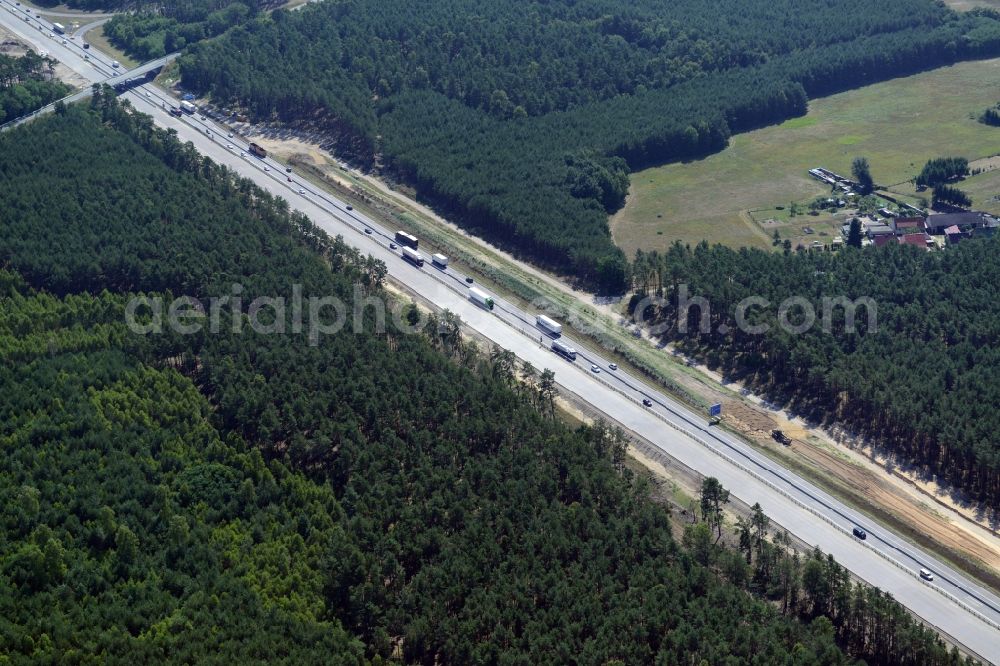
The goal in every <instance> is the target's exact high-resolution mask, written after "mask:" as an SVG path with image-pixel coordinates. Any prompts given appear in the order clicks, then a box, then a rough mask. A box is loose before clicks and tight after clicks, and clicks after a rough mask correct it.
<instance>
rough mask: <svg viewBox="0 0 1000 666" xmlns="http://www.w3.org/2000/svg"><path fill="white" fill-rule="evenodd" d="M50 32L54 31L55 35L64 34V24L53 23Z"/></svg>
mask: <svg viewBox="0 0 1000 666" xmlns="http://www.w3.org/2000/svg"><path fill="white" fill-rule="evenodd" d="M52 32H54V33H56V34H57V35H65V34H66V26H64V25H63V24H62V23H53V24H52Z"/></svg>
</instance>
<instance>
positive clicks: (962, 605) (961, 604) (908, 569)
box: [595, 376, 1000, 630]
mask: <svg viewBox="0 0 1000 666" xmlns="http://www.w3.org/2000/svg"><path fill="white" fill-rule="evenodd" d="M595 378H596V379H598V381H601V382H602V383H603V384H604V385H605V386H607V387H608V388H610V389H612V390H613V391H616V392H617V393H619V394H620V395H622V396H623V397H624V398H626V399H628V400H631V401H632V402H634V403H636V404H637V405H641V404H642V402H641V401H640V400H638V399H637V398H635V397H634V396H631V395H629V394H628V393H626V392H625V391H623V390H622V389H620V388H618V387H617V386H614V385H612V384H611V383H610V382H607V381H604V378H603V377H600V376H597V377H595ZM649 413H650V414H652V415H653V416H655V417H657V418H658V419H660V420H661V421H663V422H664V423H666V424H667V425H668V426H670V427H671V428H673V429H674V430H677V431H678V432H681V433H683V434H685V435H687V436H688V437H690V438H691V439H693V440H694V441H696V442H698V443H699V444H701V445H702V446H704V447H705V448H707V449H708V450H710V451H712V452H713V453H714V454H716V455H717V456H719V457H720V458H722V459H723V460H725V461H726V462H728V463H729V464H731V465H733V466H734V467H736V468H737V469H739V470H740V471H742V472H744V473H746V474H749V475H750V476H752V477H753V478H754V479H756V480H757V481H760V482H761V483H763V484H764V485H766V486H767V487H769V488H770V489H772V490H774V491H775V492H777V493H779V494H780V495H782V496H783V497H785V498H786V499H788V500H791V501H792V502H794V503H795V504H796V505H797V506H799V507H801V508H802V509H805V510H806V511H808V512H809V513H811V514H813V515H814V516H816V517H817V518H820V519H821V520H823V521H825V522H826V523H828V524H830V525H831V526H833V527H834V528H836V529H837V530H840V531H841V532H843V533H844V534H845V535H849V534H850V533H851V532H850V530H848V529H847V528H845V527H844V526H843V525H840V524H838V523H837V522H836V521H834V520H833V519H832V518H830V517H829V516H826V515H824V514H822V513H820V512H819V511H816V510H815V509H814V508H812V507H810V506H809V505H807V504H806V503H805V502H803V501H802V500H800V499H798V498H797V497H795V496H793V495H792V494H791V493H789V492H788V491H787V490H785V489H783V488H781V487H779V486H778V485H777V484H775V483H774V482H772V481H770V480H769V479H766V478H764V477H763V476H762V475H760V474H759V473H757V472H755V471H754V470H752V469H750V468H749V467H747V466H746V465H744V464H743V463H741V462H739V461H737V460H736V459H734V458H733V457H732V456H730V455H728V454H726V453H724V452H723V451H721V450H720V449H718V448H717V447H716V446H714V445H712V444H710V443H709V442H707V441H705V440H704V439H702V438H701V437H699V436H698V435H695V434H693V433H691V432H689V431H687V430H684V429H683V428H681V427H680V426H679V425H677V424H676V423H673V422H672V421H670V420H669V419H667V418H666V417H665V416H663V415H662V414H659V413H658V412H655V411H651V412H649ZM858 543H860V544H861V545H862V546H864V547H865V548H868V549H869V550H870V551H872V552H873V553H875V554H876V555H878V556H879V557H881V558H883V559H884V560H886V561H887V562H889V563H891V564H893V565H895V566H896V567H898V568H899V569H901V570H903V571H904V572H906V573H908V574H910V575H911V576H913V577H914V578H917V579H918V580H923V579H921V578H920V575H919V574H918V573H916V572H914V571H913V569H912V568H911V567H909V566H906V565H905V564H903V563H902V562H900V561H899V560H897V559H896V558H894V557H892V556H890V555H889V554H888V553H885V552H882V551H881V550H879V549H878V548H875V547H874V546H873V545H871V544H870V543H868V542H866V541H859V542H858ZM925 584H927V586H928V587H930V588H931V589H933V590H936V591H937V592H938V593H939V594H941V595H942V596H944V597H945V598H946V599H948V600H950V601H952V602H953V603H955V604H956V605H958V606H959V607H960V608H962V609H963V610H965V611H966V612H968V613H970V614H972V615H973V616H975V617H977V618H978V619H980V620H982V621H983V622H985V623H986V624H987V625H989V626H991V627H993V628H994V629H998V630H1000V623H997V622H995V621H994V620H992V619H991V618H989V617H987V616H986V615H984V614H983V613H981V612H979V611H978V610H976V609H975V608H972V607H971V606H969V605H968V604H967V603H966V602H964V601H962V600H961V599H959V598H958V597H956V596H955V595H954V594H952V593H951V592H948V591H947V590H945V589H944V588H942V587H941V586H940V585H933V584H929V583H925Z"/></svg>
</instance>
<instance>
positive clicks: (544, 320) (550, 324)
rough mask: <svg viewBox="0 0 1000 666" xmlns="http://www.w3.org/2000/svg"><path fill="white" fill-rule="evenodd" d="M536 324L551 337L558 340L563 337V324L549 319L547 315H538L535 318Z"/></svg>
mask: <svg viewBox="0 0 1000 666" xmlns="http://www.w3.org/2000/svg"><path fill="white" fill-rule="evenodd" d="M535 324H536V325H537V326H538V328H540V329H542V330H544V331H545V332H546V333H548V334H549V335H551V336H553V337H556V338H558V337H559V336H560V335H562V324H560V323H559V322H557V321H555V320H554V319H549V318H548V317H546V316H545V315H538V316H537V317H535Z"/></svg>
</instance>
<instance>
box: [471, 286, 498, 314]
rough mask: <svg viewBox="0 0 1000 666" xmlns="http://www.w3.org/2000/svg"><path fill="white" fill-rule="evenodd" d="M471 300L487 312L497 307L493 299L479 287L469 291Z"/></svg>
mask: <svg viewBox="0 0 1000 666" xmlns="http://www.w3.org/2000/svg"><path fill="white" fill-rule="evenodd" d="M469 300H470V301H472V302H473V303H475V304H477V305H479V306H480V307H484V308H486V309H487V310H492V309H493V306H494V305H495V303H494V302H493V297H492V296H490V295H489V294H487V293H486V292H485V291H483V290H482V289H478V288H477V287H472V288H471V289H469Z"/></svg>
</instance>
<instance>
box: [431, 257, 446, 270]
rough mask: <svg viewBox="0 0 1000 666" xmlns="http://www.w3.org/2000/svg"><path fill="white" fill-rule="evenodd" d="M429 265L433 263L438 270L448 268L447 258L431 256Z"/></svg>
mask: <svg viewBox="0 0 1000 666" xmlns="http://www.w3.org/2000/svg"><path fill="white" fill-rule="evenodd" d="M431 263H433V264H434V265H435V266H437V267H438V268H448V257H446V256H444V255H443V254H432V255H431Z"/></svg>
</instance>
